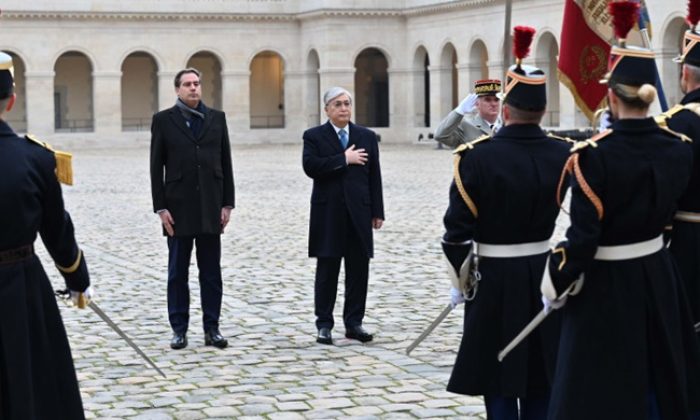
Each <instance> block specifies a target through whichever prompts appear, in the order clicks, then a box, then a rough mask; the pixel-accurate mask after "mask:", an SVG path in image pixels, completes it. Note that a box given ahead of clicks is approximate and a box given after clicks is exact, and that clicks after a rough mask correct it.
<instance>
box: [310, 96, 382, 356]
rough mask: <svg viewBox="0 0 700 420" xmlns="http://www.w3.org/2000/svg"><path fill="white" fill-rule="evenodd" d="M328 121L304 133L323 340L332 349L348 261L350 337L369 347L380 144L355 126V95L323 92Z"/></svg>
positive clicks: (317, 305)
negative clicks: (366, 321)
mask: <svg viewBox="0 0 700 420" xmlns="http://www.w3.org/2000/svg"><path fill="white" fill-rule="evenodd" d="M324 104H325V110H326V115H328V119H329V121H328V122H327V123H325V124H323V125H321V126H318V127H314V128H310V129H308V130H306V131H305V132H304V150H303V165H304V172H305V173H306V175H308V176H309V177H310V178H312V179H313V180H314V185H313V191H312V193H311V217H310V223H309V257H316V258H317V264H316V280H315V293H314V303H315V313H316V327H317V328H318V337H317V339H316V341H318V342H319V343H322V344H332V343H333V338H332V336H331V330H332V329H333V325H334V321H333V307H334V306H335V298H336V293H337V289H338V273H339V271H340V261H341V259H344V260H345V307H344V310H343V322H344V324H345V336H346V337H347V338H352V339H356V340H359V341H361V342H368V341H371V340H372V339H373V336H372V334H370V333H368V332H367V331H366V330H365V329H364V328H363V327H362V319H363V318H364V315H365V302H366V300H367V282H368V277H369V259H370V258H372V257H373V256H374V247H373V240H372V228H374V229H379V228H381V227H382V223H383V221H384V203H383V198H382V175H381V171H380V167H379V147H378V145H377V136H376V134H375V133H374V132H372V131H370V130H368V129H366V128H364V127H361V126H359V125H356V124H353V123H352V122H350V118H351V115H352V113H351V108H352V97H351V96H350V93H349V92H348V91H347V90H345V89H343V88H339V87H334V88H331V89H329V90H328V91H327V92H326V93H325V95H324Z"/></svg>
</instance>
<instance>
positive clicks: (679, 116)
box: [657, 16, 700, 323]
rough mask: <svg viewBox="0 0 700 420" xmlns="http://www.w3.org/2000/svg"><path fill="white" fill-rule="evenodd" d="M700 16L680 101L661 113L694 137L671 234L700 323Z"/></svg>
mask: <svg viewBox="0 0 700 420" xmlns="http://www.w3.org/2000/svg"><path fill="white" fill-rule="evenodd" d="M699 17H700V16H689V17H688V21H689V22H691V23H692V28H691V29H690V30H688V31H687V32H686V33H685V37H684V40H683V45H684V47H683V52H682V54H681V56H680V57H677V58H676V60H675V61H677V62H680V63H682V70H681V89H682V90H683V93H685V94H686V95H685V96H684V97H683V99H682V100H681V103H680V104H678V105H676V106H674V107H673V108H671V109H670V110H668V111H667V112H664V113H663V114H661V116H660V118H658V120H657V121H658V122H659V123H660V124H662V125H666V126H668V127H669V128H670V129H671V130H674V131H677V132H679V133H683V134H685V135H687V136H688V137H690V138H691V139H692V140H693V143H692V149H693V155H694V161H693V172H692V174H691V176H690V182H688V188H686V190H685V193H683V195H682V196H681V198H680V201H679V202H678V211H677V212H676V214H675V216H674V221H673V231H672V234H671V244H670V249H671V253H672V254H673V256H674V257H675V259H676V263H677V265H678V271H679V273H680V276H681V279H682V280H683V281H684V286H685V291H686V293H687V296H688V302H689V303H690V308H691V311H692V313H693V319H694V322H696V323H697V322H700V45H698V43H699V42H700V34H698V33H697V32H696V28H695V25H696V24H697V22H698V18H699Z"/></svg>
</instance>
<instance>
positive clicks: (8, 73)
mask: <svg viewBox="0 0 700 420" xmlns="http://www.w3.org/2000/svg"><path fill="white" fill-rule="evenodd" d="M13 72H14V70H13V66H12V57H11V56H10V55H9V54H6V53H4V52H2V51H0V100H2V99H6V98H9V97H10V96H11V95H12V94H13V93H14V90H15V82H14V74H13Z"/></svg>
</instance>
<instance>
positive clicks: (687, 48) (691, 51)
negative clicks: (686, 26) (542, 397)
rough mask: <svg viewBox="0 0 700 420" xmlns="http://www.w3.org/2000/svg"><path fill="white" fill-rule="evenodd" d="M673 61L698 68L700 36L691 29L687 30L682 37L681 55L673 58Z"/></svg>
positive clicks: (699, 63)
mask: <svg viewBox="0 0 700 420" xmlns="http://www.w3.org/2000/svg"><path fill="white" fill-rule="evenodd" d="M673 61H675V62H676V63H683V64H689V65H691V66H695V67H700V34H698V33H697V32H695V30H693V29H690V30H687V31H686V32H685V35H684V36H683V50H682V51H681V55H679V56H678V57H676V58H674V59H673Z"/></svg>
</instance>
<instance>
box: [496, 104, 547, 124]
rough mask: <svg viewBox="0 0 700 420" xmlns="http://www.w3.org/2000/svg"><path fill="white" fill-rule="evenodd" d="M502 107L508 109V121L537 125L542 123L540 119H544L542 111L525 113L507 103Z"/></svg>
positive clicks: (543, 111)
mask: <svg viewBox="0 0 700 420" xmlns="http://www.w3.org/2000/svg"><path fill="white" fill-rule="evenodd" d="M503 106H506V107H508V110H509V112H510V119H511V120H513V121H517V122H518V123H521V124H539V123H540V122H542V117H544V113H545V110H544V109H543V110H542V111H526V110H524V109H520V108H517V107H515V106H513V105H512V104H509V103H507V102H506V103H505V104H503Z"/></svg>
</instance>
